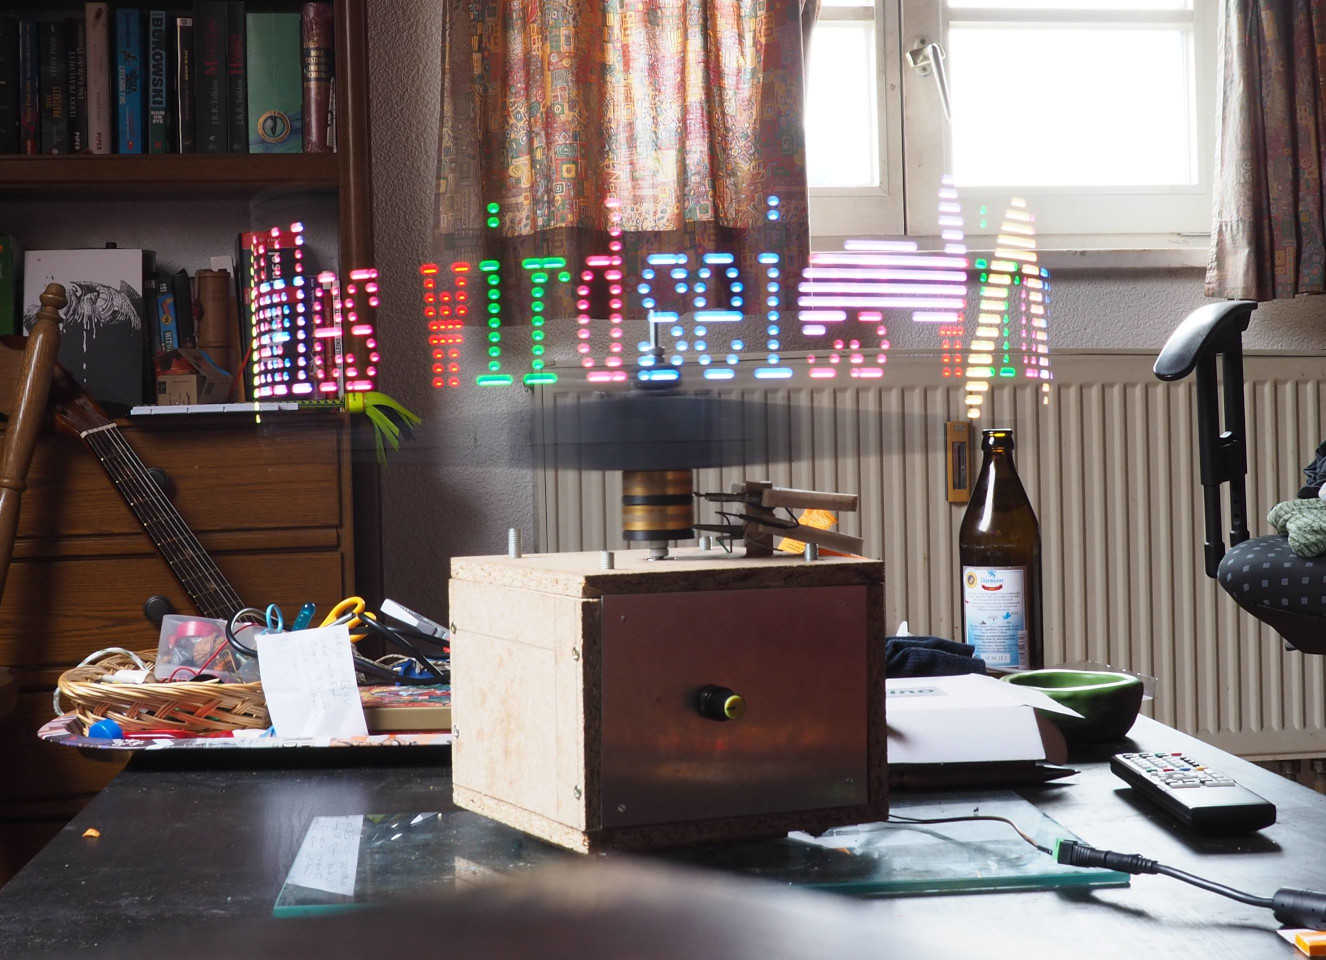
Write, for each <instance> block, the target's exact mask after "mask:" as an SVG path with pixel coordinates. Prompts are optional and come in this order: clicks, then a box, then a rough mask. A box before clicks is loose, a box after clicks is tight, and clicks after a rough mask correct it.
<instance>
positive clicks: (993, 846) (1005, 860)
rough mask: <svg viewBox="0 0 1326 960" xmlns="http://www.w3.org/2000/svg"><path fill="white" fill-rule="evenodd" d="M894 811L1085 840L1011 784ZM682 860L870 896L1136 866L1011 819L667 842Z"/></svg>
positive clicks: (1112, 874)
mask: <svg viewBox="0 0 1326 960" xmlns="http://www.w3.org/2000/svg"><path fill="white" fill-rule="evenodd" d="M889 813H890V815H893V816H898V817H910V818H912V819H918V820H933V819H942V818H945V817H965V816H972V815H980V816H996V817H1007V818H1008V819H1009V820H1011V821H1013V823H1015V824H1017V826H1018V828H1019V829H1021V830H1022V831H1023V832H1025V833H1026V834H1028V835H1029V836H1030V837H1031V838H1032V839H1034V840H1035V841H1036V842H1037V843H1038V844H1040V845H1041V846H1043V847H1048V848H1050V849H1051V850H1053V849H1054V844H1055V841H1056V840H1059V839H1066V840H1076V839H1080V838H1079V837H1078V836H1077V835H1076V834H1074V833H1073V832H1072V831H1071V830H1068V829H1066V828H1065V827H1063V826H1061V825H1060V824H1059V823H1058V822H1057V821H1056V820H1054V819H1053V818H1051V817H1049V816H1047V815H1046V814H1044V813H1042V812H1041V811H1040V809H1039V808H1037V807H1036V806H1035V805H1034V804H1032V803H1029V802H1028V801H1026V800H1024V799H1023V798H1022V797H1020V796H1018V795H1017V794H1016V793H1014V792H1012V791H1011V790H984V791H971V792H962V793H955V792H948V793H933V794H924V793H907V794H894V795H892V796H890V797H889ZM664 856H665V857H666V858H667V859H668V860H670V861H672V862H675V863H683V864H691V865H694V866H701V867H708V868H715V869H720V870H724V871H726V872H730V873H736V874H742V875H746V876H752V877H760V878H763V879H768V880H777V881H780V882H782V883H786V884H789V885H792V886H799V887H807V888H812V889H821V890H833V891H836V892H839V893H848V894H855V895H866V896H906V895H909V894H936V893H978V892H982V891H997V890H1051V889H1059V888H1063V887H1126V886H1128V883H1129V878H1128V874H1126V873H1119V872H1117V871H1114V870H1095V869H1083V868H1081V867H1071V866H1067V865H1065V864H1060V863H1057V862H1056V861H1055V860H1054V858H1053V857H1050V856H1047V855H1046V854H1044V853H1042V852H1041V851H1039V850H1037V849H1036V848H1035V847H1033V846H1031V844H1029V843H1027V842H1026V841H1024V840H1023V839H1022V838H1020V837H1019V836H1018V835H1017V834H1016V833H1015V832H1014V831H1013V829H1012V828H1011V827H1010V826H1009V825H1008V824H1006V823H1001V822H998V821H991V820H977V821H963V822H958V823H937V824H911V823H865V824H860V825H858V826H853V827H835V828H833V829H831V830H828V831H826V832H825V833H824V834H822V835H821V836H819V837H812V836H810V835H809V834H805V833H790V834H788V835H787V837H786V838H785V839H782V840H752V841H744V842H738V843H727V844H722V845H715V846H704V847H693V848H690V849H687V850H674V851H668V852H667V853H665V854H664Z"/></svg>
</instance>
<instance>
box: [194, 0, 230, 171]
mask: <svg viewBox="0 0 1326 960" xmlns="http://www.w3.org/2000/svg"><path fill="white" fill-rule="evenodd" d="M229 32H230V13H229V10H228V9H227V7H226V3H225V2H224V0H198V2H197V3H195V4H194V8H193V75H194V81H193V82H194V103H193V123H194V148H195V149H196V150H197V151H198V152H199V153H228V152H229V151H230V102H229V101H230V97H229V92H230V91H229V83H228V81H227V78H226V62H227V59H228V53H227V50H226V38H227V35H228V34H229Z"/></svg>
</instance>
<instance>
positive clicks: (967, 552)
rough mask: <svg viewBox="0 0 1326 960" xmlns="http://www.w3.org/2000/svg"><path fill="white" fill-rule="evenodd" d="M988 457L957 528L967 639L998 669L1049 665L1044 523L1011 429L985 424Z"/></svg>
mask: <svg viewBox="0 0 1326 960" xmlns="http://www.w3.org/2000/svg"><path fill="white" fill-rule="evenodd" d="M981 450H982V451H983V453H984V459H983V461H982V463H981V472H980V475H979V476H978V477H977V478H976V486H975V487H974V488H973V489H972V494H971V500H970V502H968V504H967V512H966V513H965V514H964V515H963V517H962V529H961V531H960V532H959V534H958V557H959V560H960V562H961V564H962V639H963V640H964V641H966V642H967V643H969V644H971V645H972V646H973V647H975V648H976V656H978V657H980V658H981V659H982V660H984V661H985V662H986V664H987V665H988V666H990V667H992V668H994V669H1004V670H1032V669H1036V668H1039V667H1041V666H1043V665H1044V660H1045V647H1044V638H1043V637H1042V635H1041V531H1040V524H1038V523H1037V522H1036V513H1035V511H1033V510H1032V509H1031V501H1030V500H1028V499H1027V491H1026V490H1025V489H1023V486H1022V481H1021V480H1019V479H1018V472H1017V468H1016V467H1014V466H1013V431H1012V430H1009V429H996V430H985V431H982V437H981Z"/></svg>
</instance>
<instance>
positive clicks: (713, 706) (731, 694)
mask: <svg viewBox="0 0 1326 960" xmlns="http://www.w3.org/2000/svg"><path fill="white" fill-rule="evenodd" d="M696 699H697V703H696V706H698V707H699V710H700V716H702V717H708V718H709V719H710V720H720V721H726V720H740V719H741V718H742V716H744V715H745V713H746V700H745V698H744V697H742V696H741V694H739V693H737V692H736V691H735V690H733V689H731V688H730V687H720V686H718V685H717V684H713V683H711V684H708V685H707V686H703V687H701V688H700V693H699V696H698V697H697V698H696Z"/></svg>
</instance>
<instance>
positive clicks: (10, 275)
mask: <svg viewBox="0 0 1326 960" xmlns="http://www.w3.org/2000/svg"><path fill="white" fill-rule="evenodd" d="M20 259H21V258H20V254H19V247H18V240H17V238H15V237H14V236H12V235H10V234H0V336H9V335H10V334H15V333H22V326H23V324H22V322H21V320H20V318H19V307H18V299H19V295H20V294H21V293H22V290H21V289H20V287H19V285H18V265H19V261H20Z"/></svg>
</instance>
